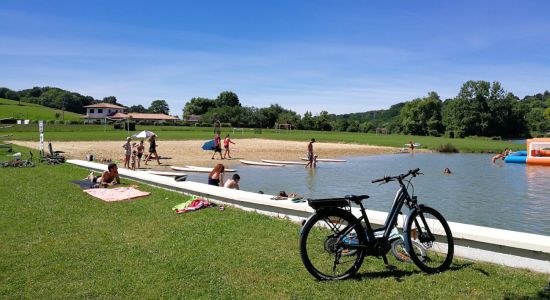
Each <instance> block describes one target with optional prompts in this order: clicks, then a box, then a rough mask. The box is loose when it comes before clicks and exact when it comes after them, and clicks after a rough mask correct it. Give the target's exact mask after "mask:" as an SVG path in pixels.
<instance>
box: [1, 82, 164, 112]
mask: <svg viewBox="0 0 550 300" xmlns="http://www.w3.org/2000/svg"><path fill="white" fill-rule="evenodd" d="M0 98H5V99H10V100H16V101H19V102H28V103H35V104H39V105H43V106H47V107H51V108H56V109H64V110H66V111H71V112H74V113H78V114H84V113H86V108H84V106H86V105H91V104H95V103H102V102H103V103H111V104H115V105H120V106H124V105H122V104H120V103H118V102H117V98H116V97H115V96H108V97H104V98H103V99H102V100H97V99H94V98H93V97H90V96H83V95H81V94H79V93H74V92H70V91H66V90H63V89H60V88H56V87H33V88H31V89H26V90H21V91H13V90H10V89H9V88H5V87H2V88H0ZM128 111H129V112H140V113H147V112H149V113H162V114H168V113H169V112H170V108H169V107H168V104H167V103H166V101H165V100H154V101H153V102H152V103H151V105H150V106H149V107H148V108H145V107H143V106H142V105H133V106H130V107H129V108H128Z"/></svg>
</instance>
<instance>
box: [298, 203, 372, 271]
mask: <svg viewBox="0 0 550 300" xmlns="http://www.w3.org/2000/svg"><path fill="white" fill-rule="evenodd" d="M366 244H367V241H366V237H365V230H364V229H363V226H362V225H361V223H360V222H359V221H358V220H357V218H356V217H355V216H353V215H352V214H351V213H349V212H347V211H344V210H327V211H321V212H318V213H316V214H315V215H313V216H312V217H310V218H309V219H308V221H307V222H306V223H305V224H304V227H303V228H302V233H301V236H300V256H301V258H302V262H303V263H304V266H305V267H306V269H307V270H308V271H309V273H311V275H313V276H314V277H315V278H317V279H319V280H340V279H346V278H349V277H350V276H353V275H354V274H355V273H356V272H357V270H359V268H360V267H361V264H362V263H363V259H364V257H365V248H358V247H357V246H358V245H363V246H365V245H366Z"/></svg>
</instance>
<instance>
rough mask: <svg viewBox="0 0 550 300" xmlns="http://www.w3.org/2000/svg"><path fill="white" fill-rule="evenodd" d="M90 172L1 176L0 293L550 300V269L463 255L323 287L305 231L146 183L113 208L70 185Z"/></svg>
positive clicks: (376, 270) (368, 272)
mask: <svg viewBox="0 0 550 300" xmlns="http://www.w3.org/2000/svg"><path fill="white" fill-rule="evenodd" d="M15 150H17V151H21V150H23V151H21V152H23V153H25V152H26V151H27V150H25V149H21V148H18V149H15ZM0 156H1V158H2V159H0V160H4V159H5V157H6V156H4V152H0ZM86 174H87V170H85V169H82V168H78V167H75V166H71V165H59V166H48V165H39V166H37V167H35V168H32V169H23V168H8V169H0V191H2V192H1V193H0V232H1V235H0V257H1V258H2V259H0V298H34V299H43V298H193V299H194V298H203V299H227V298H236V299H242V298H246V299H258V298H271V299H304V298H308V299H310V298H323V299H335V298H344V299H345V298H351V299H365V298H368V299H396V298H398V299H454V298H475V299H486V298H491V299H502V298H505V297H511V298H516V297H518V298H522V297H533V298H537V297H539V298H544V297H548V296H549V295H548V294H544V292H543V286H544V285H545V284H546V280H547V276H546V275H544V274H539V273H533V272H528V271H525V270H517V269H512V268H506V267H501V266H496V265H492V264H485V263H477V262H469V261H462V260H455V264H454V265H452V267H451V269H450V270H449V271H447V272H444V273H442V274H437V275H426V274H424V273H422V272H420V271H419V269H417V268H416V267H415V266H414V265H411V264H400V263H397V262H396V261H395V260H392V259H390V262H391V263H392V264H394V265H395V266H396V267H397V269H396V270H388V269H386V268H385V267H384V266H383V263H382V261H381V260H379V259H376V258H368V259H367V260H366V262H365V264H364V265H363V267H362V268H361V270H360V272H359V276H358V279H354V280H347V281H341V282H317V281H315V280H314V279H313V277H311V276H310V275H309V273H307V271H306V270H305V268H304V267H303V266H302V263H301V260H300V255H299V252H298V238H299V230H300V227H299V225H298V224H295V223H292V222H289V221H287V220H282V219H273V218H270V217H266V216H262V215H258V214H256V213H252V212H243V211H241V210H238V209H233V208H227V209H226V210H225V211H219V210H217V209H213V208H209V209H204V210H200V211H196V212H192V213H188V214H184V215H176V214H174V213H173V212H172V210H171V208H172V207H173V206H174V205H175V204H178V203H181V202H183V201H184V200H185V199H186V198H185V197H184V196H182V195H181V194H178V193H174V192H169V191H166V190H163V189H157V188H153V187H149V186H145V185H140V189H141V190H145V191H150V192H152V195H151V196H149V197H147V198H142V199H138V200H133V201H126V202H118V203H105V202H103V201H100V200H97V199H94V198H92V197H90V196H88V195H86V194H85V193H83V192H82V191H81V190H80V189H79V187H78V186H76V185H73V184H71V183H70V182H69V181H70V180H74V179H80V178H83V177H84V176H85V175H86Z"/></svg>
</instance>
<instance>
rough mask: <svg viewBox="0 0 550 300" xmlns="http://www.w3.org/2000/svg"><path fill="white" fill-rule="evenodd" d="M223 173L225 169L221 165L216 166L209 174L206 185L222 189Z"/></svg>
mask: <svg viewBox="0 0 550 300" xmlns="http://www.w3.org/2000/svg"><path fill="white" fill-rule="evenodd" d="M224 173H225V167H224V165H222V164H217V165H216V166H215V167H214V168H213V169H212V171H211V172H210V174H208V184H209V185H215V186H220V187H223V185H224V182H223V175H224Z"/></svg>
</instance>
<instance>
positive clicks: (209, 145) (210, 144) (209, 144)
mask: <svg viewBox="0 0 550 300" xmlns="http://www.w3.org/2000/svg"><path fill="white" fill-rule="evenodd" d="M202 150H214V140H210V141H208V142H206V143H204V145H202Z"/></svg>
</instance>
